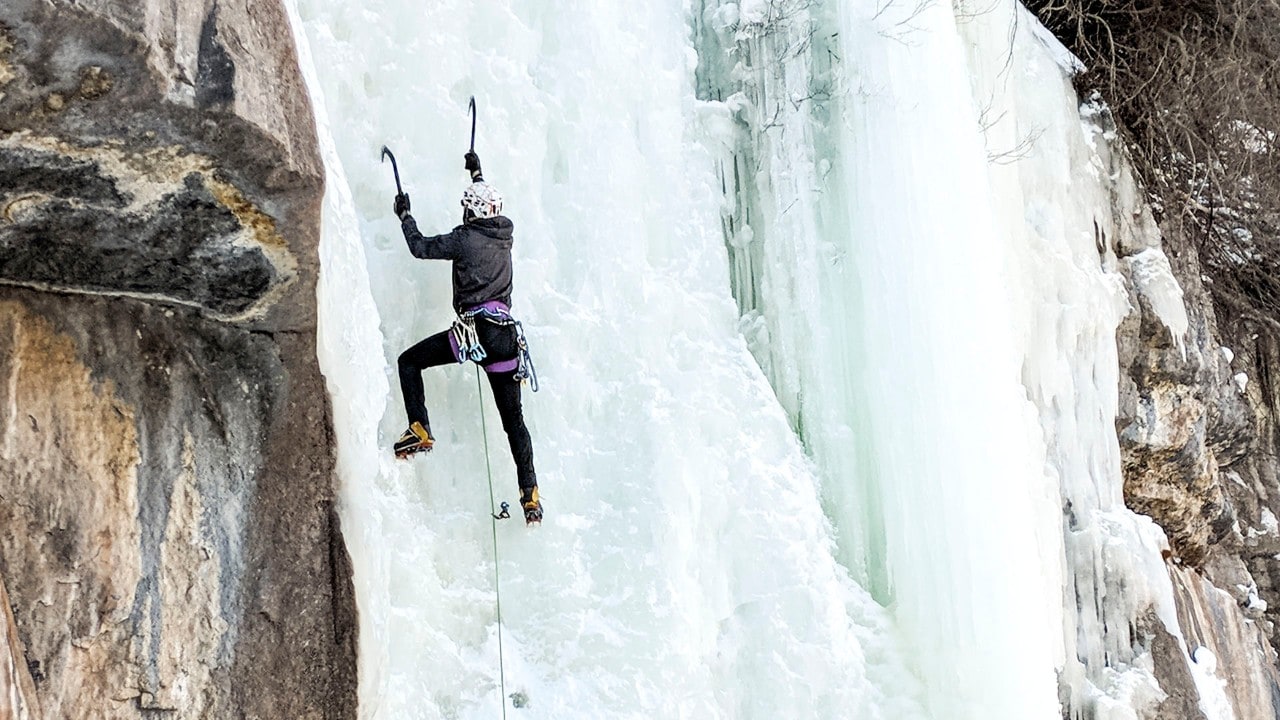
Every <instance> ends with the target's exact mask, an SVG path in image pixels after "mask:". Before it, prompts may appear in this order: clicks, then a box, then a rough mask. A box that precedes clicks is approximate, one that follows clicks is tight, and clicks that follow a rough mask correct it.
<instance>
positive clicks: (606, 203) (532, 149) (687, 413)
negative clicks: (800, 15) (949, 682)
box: [296, 0, 923, 718]
mask: <svg viewBox="0 0 1280 720" xmlns="http://www.w3.org/2000/svg"><path fill="white" fill-rule="evenodd" d="M296 12H297V22H298V25H297V27H298V28H299V35H300V39H301V40H303V41H305V44H306V45H308V46H309V52H308V55H309V57H310V75H309V77H310V80H309V82H310V83H311V85H312V92H313V95H314V96H315V97H316V98H317V100H318V107H321V108H322V109H321V110H319V113H320V115H321V119H320V129H321V134H322V135H325V136H327V138H328V139H327V140H326V141H325V142H326V144H327V145H326V146H327V148H328V150H327V163H328V167H329V171H330V174H329V181H330V188H329V190H330V192H329V195H328V198H327V202H326V208H325V236H324V247H323V252H324V257H325V272H326V275H325V278H324V284H323V287H322V288H321V290H320V292H321V307H322V310H323V317H322V322H323V325H324V330H323V338H322V340H323V347H322V360H323V364H324V368H325V372H326V374H327V376H328V378H329V381H330V383H331V385H332V387H333V388H334V390H333V394H334V400H335V406H336V407H335V418H336V428H337V434H338V438H337V440H338V445H339V454H340V460H341V463H342V469H343V483H344V500H345V506H344V527H345V528H346V532H347V533H348V537H349V542H350V545H351V546H352V548H353V560H354V562H355V568H356V569H355V573H356V583H357V593H358V597H359V602H360V612H361V702H362V707H363V709H362V713H363V714H364V716H366V717H371V718H372V717H377V718H384V717H385V718H435V717H495V716H496V714H497V713H498V710H499V707H498V705H499V699H500V696H499V694H498V689H497V686H498V682H499V677H498V651H497V642H496V633H495V630H496V625H495V618H494V610H495V608H494V585H495V578H494V567H493V564H492V560H491V559H492V555H491V553H492V548H491V540H490V528H489V519H488V511H489V501H488V498H487V497H486V493H487V492H488V487H487V484H486V481H485V470H484V468H485V462H484V443H483V438H482V435H481V422H480V415H479V413H480V412H481V407H484V409H485V410H484V411H485V412H487V413H490V414H489V415H488V423H487V424H488V427H489V429H490V433H491V434H490V438H489V440H490V446H491V451H492V458H493V461H494V466H495V469H496V472H495V478H494V481H495V486H496V493H497V496H498V499H508V500H514V495H515V480H514V473H513V470H512V468H511V466H510V461H509V459H508V457H507V455H506V452H505V447H504V445H505V444H504V443H503V441H502V439H501V438H500V437H495V436H493V432H494V428H497V427H498V423H497V421H496V416H494V415H493V414H492V411H491V410H490V409H489V403H490V400H489V399H488V391H487V390H485V391H484V393H483V401H482V402H481V401H478V400H477V389H476V388H477V385H476V379H475V377H474V375H473V370H472V369H471V367H470V366H467V367H449V368H442V369H440V370H437V371H434V372H431V373H428V374H427V395H428V400H429V404H430V407H431V410H432V413H433V414H432V425H433V429H434V430H435V432H436V434H437V436H438V438H439V444H438V445H437V449H436V451H435V452H434V453H433V454H432V455H431V456H430V457H427V458H419V459H417V460H415V461H413V462H410V463H401V464H397V463H395V462H393V461H392V460H390V455H389V452H388V451H387V447H388V446H389V444H390V443H391V442H392V441H393V440H394V438H395V436H396V435H397V434H398V432H399V431H400V430H401V429H402V427H403V424H404V420H403V417H402V409H401V407H400V400H399V396H398V395H399V393H398V392H397V391H395V390H394V389H389V388H391V387H393V385H394V383H393V382H391V383H389V382H388V379H389V377H390V373H391V371H392V368H393V367H394V363H393V362H392V361H393V360H394V357H395V356H396V354H398V352H399V351H400V350H401V349H403V348H405V347H407V346H408V345H409V344H411V343H412V342H415V341H416V340H418V339H419V338H421V337H422V336H425V335H427V334H429V333H431V332H434V331H436V330H438V329H441V328H443V327H445V326H446V325H447V324H448V322H449V320H450V313H449V310H448V303H449V290H448V282H449V280H448V270H447V267H446V266H444V265H443V264H439V265H438V266H433V265H431V264H428V263H419V262H410V258H409V256H408V254H407V251H406V250H405V249H404V247H403V241H402V240H401V238H400V236H399V227H398V223H397V222H396V221H395V219H394V217H393V216H392V215H391V213H390V200H391V196H392V194H393V185H392V181H391V176H390V168H389V167H387V166H385V165H379V163H378V148H379V146H380V145H381V144H382V143H384V142H385V143H387V144H389V145H390V146H391V147H392V148H393V149H394V150H395V151H396V152H397V153H398V156H399V159H400V170H401V174H402V177H403V179H404V181H405V185H406V190H407V191H408V192H409V193H410V194H411V196H412V198H413V205H414V209H415V215H416V217H417V218H418V221H419V224H420V225H421V226H423V227H424V228H439V229H441V230H445V229H448V228H449V227H452V225H453V224H454V223H456V222H457V221H458V205H457V203H458V197H459V194H460V192H461V189H462V187H463V185H464V179H465V175H464V173H463V172H462V170H461V167H460V165H461V154H462V152H463V151H464V150H465V148H466V142H467V133H468V122H467V119H466V116H465V107H466V100H467V97H468V96H469V95H471V94H473V93H474V94H475V95H476V98H477V102H478V104H479V108H480V124H479V134H478V138H477V146H476V149H477V151H478V152H479V153H480V155H481V157H482V158H483V159H484V164H485V170H486V177H488V178H489V179H490V180H491V181H492V182H493V183H495V184H496V185H497V186H498V187H499V188H500V189H501V190H502V191H503V192H504V193H505V195H506V197H507V207H508V214H509V215H510V216H511V217H512V219H513V220H514V222H515V223H516V228H517V241H516V249H515V254H516V261H515V262H516V272H517V280H516V282H517V288H516V295H515V311H516V312H517V314H518V315H519V316H520V317H521V318H522V319H523V320H524V322H525V326H526V330H527V332H528V334H529V337H530V340H531V342H532V344H533V347H534V352H535V356H536V358H537V360H538V369H539V374H540V377H541V380H542V384H543V391H542V392H541V393H539V394H538V395H532V396H527V401H526V416H527V418H528V420H529V424H530V428H531V431H532V433H533V436H534V441H535V452H536V458H537V465H538V472H539V479H540V485H541V487H542V491H543V500H544V504H545V506H546V509H547V521H546V522H545V523H544V524H543V526H542V527H541V528H540V529H538V530H536V531H528V530H526V529H525V528H524V527H523V526H521V525H520V524H519V523H518V522H517V521H511V522H504V523H502V524H500V525H499V528H498V544H499V548H500V551H501V560H500V562H499V565H498V571H499V573H498V574H499V575H500V576H501V589H502V601H503V603H502V609H503V616H504V620H505V623H504V645H505V651H506V653H505V664H506V687H507V690H508V692H514V691H519V692H521V693H524V694H525V695H526V696H527V698H528V700H529V705H528V707H526V708H524V709H523V710H522V711H521V712H522V713H523V716H524V717H556V718H565V717H583V718H598V717H635V718H653V717H786V716H792V717H840V716H843V715H846V714H848V713H850V712H852V711H854V709H856V712H857V713H858V714H859V716H860V717H872V718H874V717H882V718H912V717H923V714H922V711H921V710H920V707H919V704H918V697H919V692H920V691H919V688H918V684H917V682H916V680H915V677H914V676H913V674H912V673H911V672H910V670H909V669H908V666H907V665H908V664H907V661H906V659H905V658H904V657H903V654H902V652H901V650H900V647H899V645H898V642H897V639H896V633H895V631H894V629H893V627H892V626H891V624H890V622H889V616H888V613H887V612H885V611H884V610H883V609H882V608H881V607H880V606H879V605H878V604H876V603H875V602H874V601H873V600H872V599H871V597H870V596H869V594H868V593H867V592H866V591H864V590H863V589H862V588H861V587H859V586H858V585H857V584H855V583H854V582H852V581H851V579H850V577H849V575H848V573H847V572H846V570H845V569H844V567H842V566H841V565H840V564H839V563H838V562H837V561H836V559H835V555H834V543H833V539H832V536H831V533H830V526H829V522H828V520H827V518H826V516H825V515H824V514H823V512H822V509H821V506H820V503H819V496H818V489H817V476H816V473H815V471H814V467H813V465H812V463H811V462H810V461H809V460H808V458H807V457H806V456H805V454H804V452H803V450H802V447H801V445H800V443H799V442H798V441H797V439H796V437H795V436H794V434H793V433H792V432H791V431H790V429H789V427H788V425H787V420H786V416H785V414H784V412H783V411H782V409H781V408H780V407H779V405H778V403H777V402H776V400H775V399H774V395H773V392H772V389H771V388H770V386H769V384H768V382H767V380H766V379H765V377H764V376H763V375H762V374H761V372H760V370H759V368H758V366H757V364H756V362H755V360H754V359H753V358H752V356H751V355H750V353H749V352H748V350H747V347H746V344H745V343H744V341H743V340H742V337H741V335H740V334H739V332H738V324H737V310H736V307H735V305H734V303H733V300H732V298H731V296H730V293H729V282H728V268H727V264H726V257H725V253H724V249H723V243H722V239H721V232H720V217H719V203H720V188H719V181H718V178H717V175H716V172H715V169H714V165H713V163H712V162H711V158H710V151H709V150H708V149H707V144H708V138H709V137H711V136H712V135H713V133H714V129H713V128H708V127H707V124H708V122H710V121H709V120H708V118H707V117H705V115H704V114H703V113H702V112H700V110H699V107H698V105H697V104H696V103H695V102H694V92H693V87H692V83H693V65H694V62H695V54H694V49H693V47H692V45H691V42H690V39H689V24H688V16H687V14H686V12H685V10H684V8H683V7H681V5H680V4H679V3H635V4H629V5H626V6H616V7H614V6H604V5H602V4H599V3H592V2H567V3H556V4H554V5H552V4H549V3H540V2H510V3H498V2H482V3H461V2H457V3H450V2H443V3H432V4H430V5H428V6H425V7H424V6H422V5H420V4H417V3H408V2H372V3H365V4H361V5H360V6H352V5H350V4H346V3H340V2H318V1H312V0H307V1H303V2H299V3H298V4H297V7H296Z"/></svg>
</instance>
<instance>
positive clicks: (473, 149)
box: [467, 95, 476, 153]
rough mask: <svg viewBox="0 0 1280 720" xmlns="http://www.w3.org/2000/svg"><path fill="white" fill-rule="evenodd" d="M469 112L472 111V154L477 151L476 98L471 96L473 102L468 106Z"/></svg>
mask: <svg viewBox="0 0 1280 720" xmlns="http://www.w3.org/2000/svg"><path fill="white" fill-rule="evenodd" d="M467 109H468V110H470V111H471V152H473V153H474V152H475V151H476V96H475V95H472V96H471V102H470V103H469V104H468V107H467Z"/></svg>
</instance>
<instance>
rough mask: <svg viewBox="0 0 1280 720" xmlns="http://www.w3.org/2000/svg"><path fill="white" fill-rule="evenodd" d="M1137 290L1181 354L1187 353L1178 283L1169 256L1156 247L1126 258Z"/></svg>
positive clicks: (1185, 322) (1187, 322)
mask: <svg viewBox="0 0 1280 720" xmlns="http://www.w3.org/2000/svg"><path fill="white" fill-rule="evenodd" d="M1128 261H1129V267H1130V268H1131V269H1132V270H1133V281H1134V284H1135V285H1136V286H1137V290H1138V293H1139V294H1140V295H1142V296H1143V297H1145V298H1146V299H1147V301H1148V302H1150V303H1151V309H1152V310H1154V311H1155V313H1156V316H1157V317H1159V318H1160V322H1162V323H1164V326H1165V327H1166V328H1168V329H1169V334H1170V336H1171V337H1172V338H1173V341H1174V342H1175V343H1176V344H1177V346H1178V349H1179V351H1181V353H1182V357H1183V358H1184V359H1185V358H1186V356H1187V348H1186V335H1187V328H1188V327H1189V326H1190V320H1188V318H1187V306H1186V304H1185V303H1184V302H1183V300H1182V286H1180V285H1179V284H1178V280H1177V278H1175V277H1174V276H1173V268H1172V267H1171V266H1170V265H1169V257H1168V256H1167V255H1165V254H1164V251H1163V250H1161V249H1160V248H1147V249H1146V250H1143V251H1142V252H1140V253H1137V254H1136V255H1133V256H1131V257H1129V258H1128Z"/></svg>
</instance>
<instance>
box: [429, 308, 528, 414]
mask: <svg viewBox="0 0 1280 720" xmlns="http://www.w3.org/2000/svg"><path fill="white" fill-rule="evenodd" d="M477 318H479V319H481V320H484V321H486V322H491V323H493V324H495V325H510V326H512V327H514V328H515V330H516V356H515V357H513V358H511V359H510V360H499V361H498V362H494V363H488V364H485V363H484V362H483V361H484V359H485V357H486V356H487V354H488V353H486V352H485V349H484V346H482V345H481V344H480V336H479V334H478V333H477V332H476V319H477ZM449 347H450V348H451V349H452V350H453V356H454V357H455V358H457V359H458V362H460V363H464V362H466V361H468V360H471V361H472V362H475V363H476V364H478V365H480V367H482V368H484V371H485V372H487V373H502V372H511V371H512V370H515V371H516V375H515V378H516V380H520V381H524V380H528V381H529V385H530V388H531V389H532V390H533V391H534V392H537V391H538V376H537V373H535V372H534V369H533V357H532V356H531V355H530V354H529V344H528V343H527V342H526V341H525V339H524V327H523V326H522V325H521V324H520V321H519V320H516V319H515V318H513V317H511V308H510V307H508V306H507V304H506V303H504V302H501V301H499V300H490V301H489V302H486V303H481V304H479V305H476V306H474V307H470V308H467V309H466V310H463V311H462V312H460V313H458V319H457V320H455V321H454V322H453V327H451V328H450V329H449Z"/></svg>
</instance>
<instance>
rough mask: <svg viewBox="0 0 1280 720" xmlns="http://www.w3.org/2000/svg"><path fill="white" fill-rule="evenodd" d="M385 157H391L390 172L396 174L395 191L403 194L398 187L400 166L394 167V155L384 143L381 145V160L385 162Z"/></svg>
mask: <svg viewBox="0 0 1280 720" xmlns="http://www.w3.org/2000/svg"><path fill="white" fill-rule="evenodd" d="M387 158H391V172H393V173H395V176H396V193H398V194H400V195H403V194H404V191H403V190H401V189H400V168H398V167H396V156H395V155H392V154H391V150H389V149H388V148H387V146H386V145H383V146H382V161H383V162H386V161H387Z"/></svg>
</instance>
